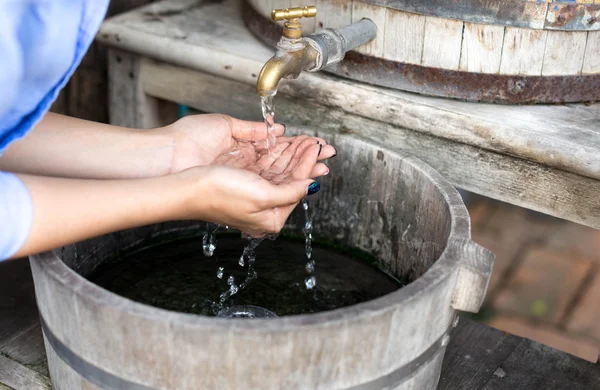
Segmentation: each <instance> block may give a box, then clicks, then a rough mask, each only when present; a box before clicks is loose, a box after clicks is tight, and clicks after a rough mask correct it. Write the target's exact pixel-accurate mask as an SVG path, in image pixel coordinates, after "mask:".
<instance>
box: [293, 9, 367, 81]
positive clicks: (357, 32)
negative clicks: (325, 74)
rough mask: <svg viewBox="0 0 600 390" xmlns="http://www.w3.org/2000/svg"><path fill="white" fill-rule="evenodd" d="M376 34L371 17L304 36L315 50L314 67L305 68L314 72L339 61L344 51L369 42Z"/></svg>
mask: <svg viewBox="0 0 600 390" xmlns="http://www.w3.org/2000/svg"><path fill="white" fill-rule="evenodd" d="M376 36H377V25H376V24H375V23H374V22H373V21H372V20H371V19H367V18H364V19H361V20H360V21H358V22H356V23H353V24H350V25H348V26H346V27H343V28H341V29H338V30H334V29H330V28H328V29H325V30H321V31H319V32H316V33H314V34H311V35H309V36H307V37H305V38H304V40H305V41H306V43H307V44H309V45H310V46H311V47H312V48H313V49H315V51H316V52H317V62H316V64H315V66H314V67H312V68H309V69H305V70H306V71H308V72H316V71H319V70H321V69H323V68H324V67H326V66H328V65H332V64H335V63H338V62H340V61H341V60H343V59H344V55H345V54H346V52H348V51H350V50H353V49H355V48H357V47H359V46H361V45H364V44H366V43H369V42H370V41H372V40H373V39H375V37H376Z"/></svg>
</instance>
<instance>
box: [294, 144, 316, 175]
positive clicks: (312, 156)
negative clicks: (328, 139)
mask: <svg viewBox="0 0 600 390" xmlns="http://www.w3.org/2000/svg"><path fill="white" fill-rule="evenodd" d="M321 148H322V145H316V144H315V145H310V146H309V147H308V148H306V149H305V151H304V152H302V153H299V152H296V155H294V158H293V159H292V161H291V162H290V164H289V165H288V166H287V168H286V170H285V172H287V173H289V175H290V177H291V178H292V179H296V180H301V179H304V178H308V177H310V174H311V173H312V171H313V168H314V167H315V165H316V164H317V158H318V155H319V150H321Z"/></svg>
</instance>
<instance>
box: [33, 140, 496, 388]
mask: <svg viewBox="0 0 600 390" xmlns="http://www.w3.org/2000/svg"><path fill="white" fill-rule="evenodd" d="M288 130H291V131H293V130H294V129H288ZM307 131H309V130H307V129H302V132H303V133H306V132H307ZM320 135H321V136H323V137H324V138H326V139H328V140H329V141H330V142H333V143H335V145H336V146H338V147H339V150H342V151H344V153H343V154H340V155H339V156H337V157H336V158H335V159H332V161H331V174H330V175H328V176H326V177H325V178H323V180H322V190H321V192H320V193H319V194H318V195H317V196H315V197H314V198H311V205H312V210H313V214H312V215H313V217H314V221H313V222H314V234H315V235H316V236H318V237H319V238H320V239H331V240H335V241H337V242H340V243H342V244H343V245H348V246H351V247H357V248H360V249H362V250H365V251H368V252H371V253H373V254H376V255H377V256H378V258H379V259H380V267H381V268H382V269H384V270H386V271H388V272H390V273H392V274H394V275H396V276H408V277H409V278H411V280H413V281H412V283H410V284H408V285H407V286H405V287H403V288H401V289H399V290H397V291H395V292H393V293H391V294H388V295H385V296H383V297H380V298H378V299H375V300H372V301H367V302H364V303H360V304H357V305H354V306H350V307H346V308H342V309H337V310H333V311H326V312H321V313H316V314H310V315H297V316H289V317H281V318H271V319H265V318H262V319H253V320H245V319H223V318H211V317H203V316H196V315H191V314H183V313H177V312H171V311H166V310H162V309H158V308H155V307H151V306H147V305H144V304H140V303H136V302H133V301H130V300H128V299H125V298H122V297H120V296H118V295H115V294H113V293H111V292H109V291H107V290H104V289H102V288H100V287H98V286H97V285H95V284H93V283H91V282H89V281H88V280H87V279H85V278H84V277H82V275H83V276H85V275H87V274H89V273H90V272H92V271H93V270H94V269H96V267H97V266H98V265H100V264H101V263H102V262H103V261H104V260H105V259H107V258H109V257H112V256H115V255H118V254H119V253H124V252H127V251H128V250H130V249H131V248H139V247H143V246H144V245H148V243H151V242H154V243H155V242H156V240H162V239H164V240H169V239H173V238H175V237H185V236H196V235H201V234H202V233H203V230H204V229H205V228H206V224H204V223H192V222H178V223H168V224H158V225H152V226H146V227H141V228H138V229H132V230H127V231H123V232H119V233H115V234H110V235H106V236H103V237H98V238H95V239H92V240H88V241H85V242H81V243H77V244H75V245H71V246H67V247H64V248H61V249H58V250H55V251H53V252H47V253H43V254H41V255H38V256H32V257H31V266H32V271H33V277H34V281H35V290H36V296H37V302H38V306H39V310H40V317H41V322H42V328H43V332H44V339H45V343H46V351H47V353H48V363H49V367H50V375H51V378H52V383H53V385H54V389H55V390H79V389H86V390H89V389H174V390H186V389H190V390H191V389H203V390H210V389H218V390H223V389H243V390H250V389H260V390H269V389H274V390H281V389H286V390H291V389H317V388H318V389H336V390H339V389H353V390H361V389H365V390H366V389H371V390H377V389H381V390H383V389H404V390H408V389H414V390H428V389H431V390H433V389H435V388H436V386H437V382H438V379H439V375H440V368H441V362H442V359H443V356H444V351H445V347H446V344H447V343H448V340H449V334H450V333H451V330H452V328H453V325H455V321H456V318H457V317H456V313H455V311H456V310H457V309H459V310H467V311H472V312H475V311H477V310H478V309H479V307H480V305H481V303H482V300H483V298H484V294H485V290H486V288H487V283H488V280H489V277H490V273H491V267H492V263H493V255H492V254H491V253H490V252H488V251H487V250H485V249H483V248H481V247H480V246H478V245H477V244H475V243H473V242H472V241H471V240H470V232H469V230H470V226H469V216H468V213H467V210H466V208H465V207H464V205H463V203H462V200H461V198H460V196H459V194H458V193H457V192H456V190H455V189H454V188H453V187H452V186H451V185H450V184H449V183H448V182H446V181H445V180H444V179H443V178H442V177H441V176H440V175H439V174H438V173H436V172H435V171H434V170H433V169H432V168H430V167H429V166H427V165H426V164H424V163H422V162H421V161H419V160H417V159H414V158H411V157H408V156H405V155H402V154H399V153H398V152H394V151H392V150H390V149H387V148H386V147H384V146H378V145H373V144H371V143H366V142H364V141H362V140H360V139H358V138H355V137H353V136H350V135H344V136H340V135H338V136H336V137H335V138H334V137H333V136H331V135H328V134H322V133H321V134H320ZM299 211H302V210H299ZM302 224H303V217H302V214H301V213H300V214H298V216H297V217H293V218H292V219H291V220H290V224H289V226H288V227H289V228H290V229H292V230H295V231H296V232H298V233H299V232H301V226H302ZM199 239H200V238H199ZM258 261H260V259H258ZM317 266H318V259H317Z"/></svg>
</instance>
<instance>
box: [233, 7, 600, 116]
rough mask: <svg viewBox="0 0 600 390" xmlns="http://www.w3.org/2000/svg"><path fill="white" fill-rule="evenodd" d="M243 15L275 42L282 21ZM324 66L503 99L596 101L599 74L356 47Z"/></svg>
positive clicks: (436, 92) (388, 82)
mask: <svg viewBox="0 0 600 390" xmlns="http://www.w3.org/2000/svg"><path fill="white" fill-rule="evenodd" d="M243 18H244V21H245V23H246V25H247V26H248V28H249V29H250V30H251V31H252V32H253V33H254V34H255V35H256V36H258V37H259V39H261V40H262V41H264V42H265V43H267V44H268V45H270V46H272V47H275V45H276V43H277V41H278V40H279V37H280V36H281V26H279V25H278V24H275V23H273V22H271V21H269V20H268V19H266V18H264V17H263V16H262V15H260V14H259V13H258V12H257V11H256V10H254V8H253V7H252V6H251V5H250V4H248V3H247V2H244V7H243ZM324 71H327V72H329V73H333V74H337V75H339V76H342V77H345V78H349V79H352V80H357V81H361V82H365V83H368V84H373V85H379V86H383V87H389V88H394V89H399V90H403V91H409V92H416V93H420V94H424V95H430V96H440V97H447V98H454V99H461V100H469V101H480V102H490V103H502V104H532V103H575V102H587V101H600V75H577V76H506V75H495V74H483V73H470V72H459V71H450V70H445V69H438V68H429V67H425V66H420V65H412V64H405V63H400V62H394V61H389V60H384V59H381V58H376V57H370V56H366V55H363V54H359V53H356V52H349V53H346V57H345V59H344V60H343V61H342V62H341V63H339V64H337V65H335V66H333V67H330V68H326V69H324Z"/></svg>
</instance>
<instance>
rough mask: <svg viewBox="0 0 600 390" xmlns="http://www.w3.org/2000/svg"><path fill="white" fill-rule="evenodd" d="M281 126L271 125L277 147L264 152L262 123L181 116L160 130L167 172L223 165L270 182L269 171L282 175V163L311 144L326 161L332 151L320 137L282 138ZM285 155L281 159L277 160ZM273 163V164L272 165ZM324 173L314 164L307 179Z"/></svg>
mask: <svg viewBox="0 0 600 390" xmlns="http://www.w3.org/2000/svg"><path fill="white" fill-rule="evenodd" d="M284 130H285V127H284V126H283V125H280V124H275V126H274V133H275V136H276V137H277V141H278V143H277V146H276V147H275V148H274V149H273V150H272V153H270V154H269V153H268V151H267V148H266V143H265V140H266V139H267V127H266V125H265V124H264V123H263V122H249V121H243V120H239V119H235V118H232V117H229V116H227V115H220V114H207V115H191V116H187V117H184V118H182V119H180V120H178V121H177V122H175V123H173V124H172V125H169V126H166V127H164V128H162V129H160V130H159V131H162V132H164V133H166V134H168V135H169V136H170V137H172V139H173V140H174V141H173V145H174V147H173V159H172V163H171V172H173V173H174V172H180V171H183V170H186V169H188V168H191V167H195V166H204V165H226V166H230V167H235V168H242V169H246V170H249V171H252V172H255V173H257V174H259V175H262V176H263V177H265V178H267V179H270V178H271V177H273V172H277V173H282V172H283V171H284V170H285V167H286V166H287V165H286V164H289V163H290V162H291V161H292V160H293V159H299V158H300V156H301V155H302V153H304V151H306V150H307V148H308V147H310V146H311V145H313V144H316V143H320V144H321V145H322V146H321V149H320V152H319V153H318V160H324V159H327V158H330V157H332V156H334V155H335V154H336V151H335V149H334V148H333V147H332V146H330V145H327V143H326V142H325V141H324V140H323V139H320V138H315V137H308V136H298V137H283V136H282V135H283V133H284ZM280 154H285V156H284V157H285V158H284V159H279V155H280ZM275 161H277V163H276V164H275ZM327 172H328V169H327V167H326V166H325V165H324V164H320V163H319V164H316V166H315V167H314V171H312V172H311V174H310V175H309V176H308V177H318V176H322V175H324V174H326V173H327Z"/></svg>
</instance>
